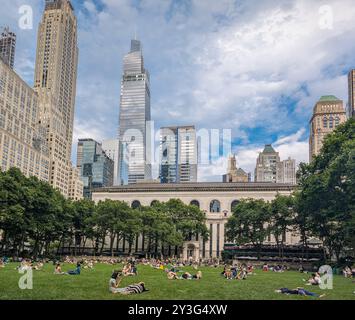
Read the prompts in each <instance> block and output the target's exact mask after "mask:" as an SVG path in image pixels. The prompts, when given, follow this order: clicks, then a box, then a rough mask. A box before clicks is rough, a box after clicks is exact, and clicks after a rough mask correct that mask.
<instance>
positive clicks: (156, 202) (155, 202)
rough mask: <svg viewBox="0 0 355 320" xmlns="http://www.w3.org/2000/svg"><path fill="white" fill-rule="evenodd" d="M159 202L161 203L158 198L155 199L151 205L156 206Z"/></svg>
mask: <svg viewBox="0 0 355 320" xmlns="http://www.w3.org/2000/svg"><path fill="white" fill-rule="evenodd" d="M158 203H159V201H158V200H153V201H152V202H151V204H150V206H151V207H154V206H156V205H157V204H158Z"/></svg>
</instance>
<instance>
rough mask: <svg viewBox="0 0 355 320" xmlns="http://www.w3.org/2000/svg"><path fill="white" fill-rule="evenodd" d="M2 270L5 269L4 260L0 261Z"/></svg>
mask: <svg viewBox="0 0 355 320" xmlns="http://www.w3.org/2000/svg"><path fill="white" fill-rule="evenodd" d="M0 268H5V263H4V261H3V260H2V259H0Z"/></svg>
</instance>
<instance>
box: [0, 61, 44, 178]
mask: <svg viewBox="0 0 355 320" xmlns="http://www.w3.org/2000/svg"><path fill="white" fill-rule="evenodd" d="M39 111H40V110H39V101H38V97H37V94H36V93H35V92H34V90H33V89H32V88H31V87H29V86H28V85H27V84H26V83H25V81H23V80H22V79H21V78H20V77H19V76H18V75H17V74H16V72H15V71H14V70H13V69H12V68H11V67H10V66H9V65H8V64H6V63H5V62H4V61H3V60H1V59H0V170H1V171H7V170H8V169H10V168H11V167H16V168H18V169H20V170H21V172H22V173H23V174H24V175H26V176H36V177H38V178H39V179H41V180H44V181H47V182H48V181H49V164H50V162H49V154H48V147H47V142H46V138H47V137H46V128H44V127H43V125H41V124H39V115H40V113H39Z"/></svg>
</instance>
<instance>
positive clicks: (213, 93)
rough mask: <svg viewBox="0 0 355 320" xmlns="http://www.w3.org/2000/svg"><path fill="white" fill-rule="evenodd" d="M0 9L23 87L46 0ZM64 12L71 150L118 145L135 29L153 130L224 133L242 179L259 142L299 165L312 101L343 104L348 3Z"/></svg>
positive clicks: (212, 172)
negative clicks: (73, 77) (71, 85)
mask: <svg viewBox="0 0 355 320" xmlns="http://www.w3.org/2000/svg"><path fill="white" fill-rule="evenodd" d="M1 2H2V10H1V12H0V25H9V26H10V27H11V28H12V29H13V30H15V32H16V33H17V36H18V45H17V55H16V66H15V69H16V70H17V72H18V73H19V74H20V75H21V76H22V77H23V78H24V79H25V80H26V81H28V83H30V84H32V83H33V72H34V62H35V49H36V39H37V25H38V22H39V21H40V18H41V14H42V10H43V3H44V1H42V0H2V1H1ZM72 3H73V6H74V8H75V11H76V15H77V17H78V25H79V48H80V54H79V74H78V84H77V100H76V116H75V130H74V131H75V133H74V145H75V142H76V141H77V139H78V138H83V137H85V138H87V137H91V138H94V139H97V140H98V141H101V140H103V139H107V138H111V137H115V136H116V135H117V127H118V112H119V98H120V80H121V72H122V59H123V56H124V55H125V54H126V53H127V51H128V50H129V45H130V39H131V38H132V37H133V36H134V34H135V32H136V31H137V35H138V38H139V39H140V40H141V41H142V43H143V51H144V58H145V65H146V68H147V69H148V70H149V71H150V75H151V93H152V101H151V108H152V118H153V120H155V122H156V128H158V127H160V126H163V125H175V124H195V125H196V126H197V128H207V129H223V128H226V129H228V128H230V129H232V135H233V151H234V152H235V153H236V154H237V156H238V163H239V165H240V166H241V167H243V168H245V169H246V170H247V171H252V170H253V167H254V166H255V160H256V156H257V153H258V151H260V150H262V148H263V145H264V144H266V143H273V144H274V145H275V148H276V149H277V150H278V151H279V152H280V155H281V158H282V159H284V158H286V157H288V156H291V157H293V158H296V159H297V161H298V162H300V161H306V160H307V159H308V121H309V119H310V115H311V113H312V109H313V106H314V104H315V102H316V101H317V100H318V99H319V97H320V96H321V95H328V94H334V95H336V96H338V97H339V98H341V99H343V100H344V104H346V102H347V77H346V73H347V72H348V70H349V69H350V68H353V67H355V41H354V40H353V39H354V31H355V30H354V29H355V7H354V5H353V0H340V1H335V0H329V1H326V2H323V1H319V0H313V1H312V0H302V1H301V0H283V1H281V0H279V1H276V0H267V1H257V0H239V1H233V0H219V1H215V0H73V1H72ZM23 4H28V5H30V6H31V7H32V9H33V14H34V28H33V30H20V29H19V28H18V19H19V17H20V15H19V14H18V10H19V7H20V6H21V5H23ZM325 5H327V6H328V7H324V6H325ZM329 14H331V15H329ZM75 152H76V150H75V148H74V156H73V160H75ZM225 165H226V163H225V159H224V158H223V157H221V158H220V159H218V160H217V163H216V164H215V165H213V166H207V167H201V168H200V169H199V179H200V180H201V181H205V180H216V181H218V180H220V175H221V174H222V173H223V172H224V171H225Z"/></svg>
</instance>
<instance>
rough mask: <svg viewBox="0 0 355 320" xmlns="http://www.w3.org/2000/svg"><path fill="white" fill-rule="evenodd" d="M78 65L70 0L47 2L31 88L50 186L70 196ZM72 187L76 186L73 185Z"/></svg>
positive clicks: (75, 22) (75, 20)
mask: <svg viewBox="0 0 355 320" xmlns="http://www.w3.org/2000/svg"><path fill="white" fill-rule="evenodd" d="M77 66H78V47H77V19H76V16H75V13H74V8H73V6H72V5H71V2H70V1H69V0H52V1H46V3H45V9H44V13H43V17H42V21H41V22H40V24H39V28H38V39H37V53H36V67H35V79H34V89H35V91H36V92H37V93H38V97H39V105H40V122H41V124H42V125H44V126H45V127H46V128H47V142H48V147H49V156H50V183H51V185H52V186H53V187H54V188H57V189H59V190H60V191H61V192H62V194H63V195H64V196H66V197H69V195H70V194H73V193H75V190H70V184H69V178H70V176H71V171H72V168H73V167H72V164H71V150H72V140H73V126H74V111H75V110H74V107H75V96H76V79H77ZM74 185H75V184H74Z"/></svg>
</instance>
